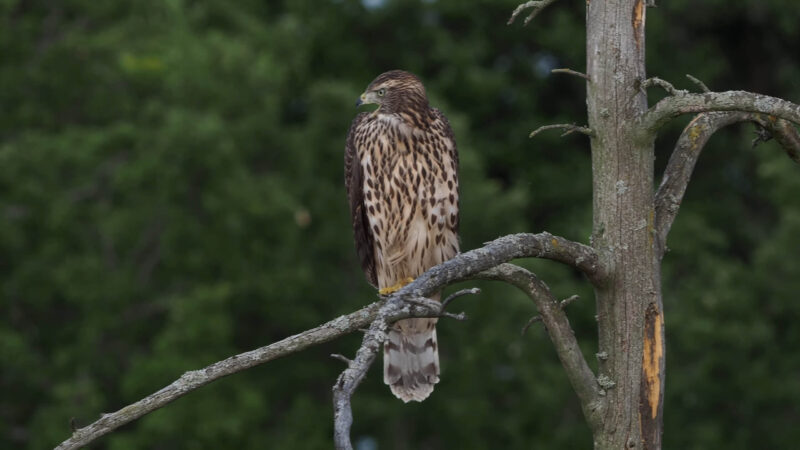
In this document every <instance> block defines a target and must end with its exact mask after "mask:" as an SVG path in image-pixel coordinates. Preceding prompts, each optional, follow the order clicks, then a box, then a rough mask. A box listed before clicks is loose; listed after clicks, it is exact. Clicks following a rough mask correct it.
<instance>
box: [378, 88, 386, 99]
mask: <svg viewBox="0 0 800 450" xmlns="http://www.w3.org/2000/svg"><path fill="white" fill-rule="evenodd" d="M385 93H386V89H378V97H383V94H385Z"/></svg>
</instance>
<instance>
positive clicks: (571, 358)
mask: <svg viewBox="0 0 800 450" xmlns="http://www.w3.org/2000/svg"><path fill="white" fill-rule="evenodd" d="M477 278H482V279H486V280H499V281H505V282H506V283H509V284H512V285H514V286H516V287H517V288H519V289H520V290H522V291H523V292H524V293H525V294H527V295H528V297H530V298H531V299H532V300H533V301H534V303H535V304H536V309H537V310H538V311H539V316H540V317H541V321H542V322H543V323H544V325H545V328H546V329H547V334H548V335H549V336H550V340H551V341H552V342H553V346H554V347H555V350H556V353H557V354H558V359H559V360H560V361H561V365H562V366H564V370H565V371H566V372H567V378H569V381H570V383H571V384H572V388H573V389H575V393H576V394H577V395H578V399H579V400H580V403H581V408H582V410H583V414H584V416H585V417H586V421H587V422H588V423H589V425H590V426H591V427H592V429H593V430H594V429H597V428H598V427H600V426H601V423H602V415H603V410H604V406H605V405H604V402H603V397H602V395H601V392H600V385H599V384H598V382H597V378H596V377H595V375H594V372H592V369H591V368H590V367H589V364H587V362H586V358H584V357H583V353H581V349H580V347H579V346H578V341H577V339H575V333H574V332H573V331H572V327H571V326H570V324H569V319H568V318H567V314H566V313H565V312H564V306H566V304H568V303H569V302H570V301H572V300H574V299H575V298H577V297H576V296H573V297H570V299H572V300H570V299H567V300H565V302H559V301H558V300H557V299H556V298H555V296H553V293H552V292H550V288H548V287H547V285H546V284H544V282H542V281H541V280H540V279H539V278H538V277H537V276H536V275H534V274H533V273H531V272H530V271H528V270H527V269H524V268H522V267H519V266H515V265H513V264H501V265H499V266H497V267H494V268H492V269H489V270H486V271H484V272H481V273H479V274H478V275H477Z"/></svg>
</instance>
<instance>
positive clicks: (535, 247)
mask: <svg viewBox="0 0 800 450" xmlns="http://www.w3.org/2000/svg"><path fill="white" fill-rule="evenodd" d="M525 257H538V258H545V259H552V260H555V261H559V262H563V263H565V264H568V265H570V266H572V267H574V268H576V269H578V270H580V271H582V272H583V273H584V274H586V276H587V277H588V278H589V279H590V280H591V281H592V282H593V283H595V284H598V283H601V282H602V281H603V280H604V279H605V274H606V270H605V269H604V268H603V267H602V266H601V264H600V262H599V258H598V257H597V254H596V253H595V251H594V249H592V248H591V247H588V246H586V245H583V244H580V243H577V242H573V241H570V240H568V239H564V238H562V237H559V236H553V235H552V234H550V233H546V232H545V233H538V234H527V233H521V234H513V235H509V236H504V237H501V238H498V239H495V240H494V241H492V242H489V243H487V244H486V245H485V246H483V247H482V248H478V249H475V250H471V251H468V252H466V253H461V254H459V255H457V256H456V257H455V258H453V259H451V260H449V261H446V262H444V263H442V264H440V265H438V266H436V267H434V268H432V269H430V270H428V271H427V272H425V273H424V274H422V275H420V276H419V277H417V279H416V280H414V281H413V282H412V283H410V284H408V285H406V286H404V287H403V288H402V289H400V290H399V291H397V292H395V293H394V294H392V295H391V296H389V297H388V298H387V300H386V303H385V305H384V306H383V307H381V311H380V312H379V313H378V316H377V318H376V320H375V321H374V322H373V323H372V325H370V329H369V331H367V333H365V334H364V339H363V341H362V343H361V347H360V348H359V349H358V352H357V353H356V357H355V359H354V360H353V363H352V364H348V367H347V368H346V369H345V370H344V372H342V374H341V376H339V379H338V380H337V382H336V385H335V386H334V388H333V391H334V443H335V446H336V448H337V450H350V449H352V448H353V447H352V444H351V442H350V427H351V426H352V423H353V413H352V406H351V398H352V395H353V393H354V392H355V390H356V388H357V387H358V385H359V384H360V383H361V381H362V380H363V379H364V376H365V375H366V373H367V370H369V367H370V366H371V365H372V362H373V361H374V360H375V356H376V354H377V352H378V350H379V349H380V345H381V344H382V343H383V342H384V340H385V339H386V335H385V333H386V330H387V328H388V326H389V325H390V324H391V323H392V322H393V321H390V320H384V319H383V317H384V315H385V314H386V313H385V311H393V310H395V309H397V308H402V307H403V305H404V304H407V303H408V302H409V301H419V300H424V299H425V298H426V297H428V296H430V295H431V294H433V293H435V292H438V291H440V290H441V289H442V288H444V287H445V286H448V285H449V284H452V283H455V282H458V281H464V280H468V279H474V278H489V277H487V276H483V275H479V274H480V273H481V272H483V271H485V270H488V269H492V268H494V267H496V266H498V265H499V264H502V263H505V262H507V261H510V260H512V259H516V258H525ZM511 267H515V266H511ZM520 270H524V269H521V268H520ZM504 273H505V272H504ZM510 273H513V274H514V276H513V277H512V276H511V275H504V276H507V277H508V279H507V280H505V279H504V278H502V277H501V275H502V274H501V273H498V274H497V276H496V277H495V278H491V279H504V280H505V281H508V282H509V283H512V284H514V285H515V286H518V287H520V288H521V289H523V290H525V289H528V291H526V292H529V295H530V296H531V298H533V295H534V294H535V295H536V296H537V298H538V297H540V296H542V295H544V292H545V291H546V292H547V294H549V290H548V289H547V286H545V285H544V283H541V281H539V280H538V279H536V278H535V277H533V275H532V274H530V272H527V271H524V273H527V274H529V275H530V276H531V277H533V281H531V280H532V279H531V278H530V277H527V278H526V277H524V273H523V272H519V271H512V272H510ZM521 274H522V275H521ZM523 278H524V279H525V282H524V283H523V281H520V280H522V279H523ZM517 283H521V284H517ZM549 295H550V297H552V294H549ZM545 303H546V302H545V301H542V305H543V306H542V307H543V308H547V307H548V305H545ZM556 303H558V302H556ZM537 305H539V303H538V302H537ZM559 308H560V307H559ZM438 312H439V314H441V313H442V310H439V311H438ZM540 314H542V315H543V316H544V315H545V313H544V312H542V310H541V309H540ZM549 314H550V316H553V314H552V313H549ZM553 323H556V322H553ZM558 323H559V324H560V326H561V327H562V328H561V329H562V330H563V327H564V326H565V327H567V328H569V322H568V321H567V320H566V316H564V317H563V320H562V321H560V322H558ZM545 324H547V322H545ZM562 338H563V339H572V340H573V341H574V339H575V336H574V335H573V334H572V331H571V329H570V330H569V333H559V334H557V335H552V334H551V339H553V340H554V342H556V340H558V342H559V343H558V344H556V345H561V346H562V347H563V348H564V349H572V348H573V345H572V344H570V343H569V342H566V343H563V344H561V339H562ZM574 348H577V344H574ZM570 352H571V350H570ZM576 356H577V354H574V353H571V354H570V357H569V359H568V360H569V362H570V364H571V365H576V364H578V363H577V362H576V361H575V360H574V358H575V357H576ZM581 358H582V356H581ZM562 362H563V361H562ZM583 364H584V365H585V364H586V362H585V361H583ZM586 367H587V368H588V366H586ZM565 370H567V371H568V372H569V371H571V370H576V369H572V368H567V366H566V365H565ZM589 373H590V374H591V370H589ZM590 377H591V378H592V380H594V375H590ZM570 379H571V378H570ZM577 389H578V388H577V387H576V391H577ZM581 392H582V393H579V397H581V395H589V393H588V391H587V388H586V387H585V385H582V387H581ZM581 399H582V400H583V397H581ZM587 417H588V416H587Z"/></svg>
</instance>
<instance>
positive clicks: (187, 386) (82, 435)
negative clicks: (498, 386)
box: [56, 302, 381, 450]
mask: <svg viewBox="0 0 800 450" xmlns="http://www.w3.org/2000/svg"><path fill="white" fill-rule="evenodd" d="M380 306H381V302H375V303H372V304H370V305H368V306H366V307H364V308H362V309H360V310H358V311H356V312H354V313H351V314H348V315H346V316H341V317H338V318H336V319H334V320H331V321H329V322H327V323H324V324H322V325H320V326H318V327H316V328H312V329H310V330H307V331H304V332H302V333H299V334H296V335H294V336H290V337H287V338H286V339H283V340H281V341H278V342H275V343H274V344H270V345H267V346H264V347H261V348H258V349H255V350H251V351H249V352H245V353H240V354H238V355H234V356H231V357H230V358H227V359H225V360H222V361H219V362H216V363H214V364H211V365H210V366H207V367H205V368H203V369H200V370H194V371H190V372H186V373H184V374H183V375H182V376H181V377H180V378H179V379H177V380H175V381H174V382H172V384H170V385H169V386H166V387H164V388H163V389H161V390H159V391H158V392H155V393H153V394H151V395H149V396H147V397H145V398H143V399H141V400H139V401H137V402H135V403H132V404H130V405H128V406H126V407H124V408H122V409H120V410H119V411H116V412H114V413H110V414H103V415H102V417H101V418H100V419H99V420H97V421H96V422H94V423H92V424H91V425H89V426H86V427H84V428H80V429H78V430H75V432H74V433H73V434H72V436H71V437H70V438H69V439H67V440H65V441H64V442H62V443H61V444H60V445H59V446H58V447H56V450H67V449H77V448H80V447H83V446H85V445H87V444H89V443H91V442H93V441H94V440H95V439H97V438H99V437H101V436H103V435H105V434H107V433H109V432H111V431H113V430H114V429H116V428H119V427H120V426H122V425H125V424H126V423H129V422H132V421H134V420H136V419H138V418H140V417H142V416H144V415H146V414H149V413H151V412H153V411H155V410H156V409H159V408H161V407H163V406H165V405H167V404H169V403H170V402H172V401H174V400H177V399H179V398H180V397H182V396H184V395H186V394H188V393H189V392H192V391H194V390H195V389H198V388H200V387H203V386H205V385H207V384H209V383H211V382H212V381H215V380H218V379H220V378H222V377H225V376H227V375H231V374H234V373H236V372H241V371H243V370H245V369H249V368H250V367H253V366H257V365H259V364H263V363H265V362H267V361H271V360H273V359H277V358H280V357H282V356H286V355H288V354H291V353H295V352H299V351H301V350H304V349H305V348H307V347H310V346H312V345H317V344H321V343H324V342H328V341H331V340H333V339H336V338H338V337H340V336H343V335H345V334H348V333H352V332H353V331H357V330H358V329H359V328H363V327H365V326H367V325H369V324H370V323H371V322H372V321H373V320H374V319H375V317H376V316H377V315H378V310H379V309H380Z"/></svg>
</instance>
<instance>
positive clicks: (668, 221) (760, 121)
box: [655, 112, 800, 258]
mask: <svg viewBox="0 0 800 450" xmlns="http://www.w3.org/2000/svg"><path fill="white" fill-rule="evenodd" d="M738 122H753V123H755V124H756V125H757V126H760V127H763V128H764V129H766V130H767V131H769V133H770V134H771V136H772V137H774V138H775V140H776V141H777V142H778V143H780V144H781V146H782V147H783V148H784V150H785V151H786V153H787V155H789V157H790V158H791V159H792V160H793V161H794V162H796V163H798V164H800V133H798V131H797V128H795V127H794V125H792V124H791V123H790V122H788V121H786V120H782V119H778V118H776V117H774V116H768V115H766V114H758V113H749V112H710V113H703V114H698V115H697V117H695V118H694V119H693V120H692V121H691V122H690V123H689V125H687V126H686V128H684V130H683V132H682V133H681V135H680V137H679V138H678V142H677V143H676V144H675V150H673V152H672V155H671V156H670V158H669V162H668V163H667V167H666V169H664V176H663V177H662V178H661V185H660V186H659V187H658V191H656V197H655V211H656V220H655V230H656V243H657V249H658V252H659V256H660V257H662V258H663V256H664V252H665V250H666V239H667V235H668V234H669V230H670V228H671V227H672V223H673V222H674V220H675V216H676V215H677V214H678V209H679V208H680V205H681V201H682V200H683V195H684V193H685V192H686V188H687V186H688V184H689V179H690V178H691V176H692V172H693V171H694V166H695V164H696V163H697V159H698V158H699V157H700V152H701V151H702V150H703V147H705V145H706V143H707V142H708V140H709V138H711V136H712V135H713V134H714V133H716V132H717V130H719V129H720V128H723V127H725V126H728V125H731V124H734V123H738Z"/></svg>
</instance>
